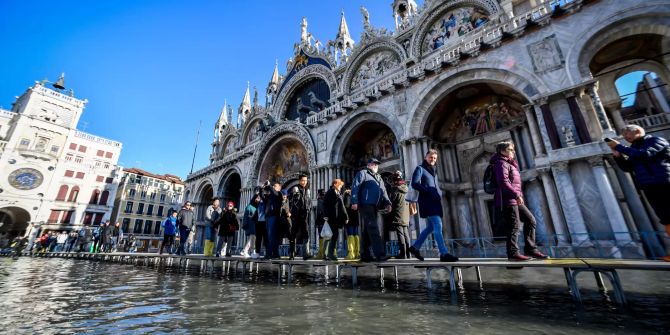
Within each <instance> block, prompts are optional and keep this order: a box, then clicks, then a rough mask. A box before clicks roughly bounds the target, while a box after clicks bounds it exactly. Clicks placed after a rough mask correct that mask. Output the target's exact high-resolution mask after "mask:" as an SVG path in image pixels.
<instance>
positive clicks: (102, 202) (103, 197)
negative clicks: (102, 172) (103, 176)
mask: <svg viewBox="0 0 670 335" xmlns="http://www.w3.org/2000/svg"><path fill="white" fill-rule="evenodd" d="M107 198H109V191H107V190H105V191H102V195H101V196H100V205H103V206H107Z"/></svg>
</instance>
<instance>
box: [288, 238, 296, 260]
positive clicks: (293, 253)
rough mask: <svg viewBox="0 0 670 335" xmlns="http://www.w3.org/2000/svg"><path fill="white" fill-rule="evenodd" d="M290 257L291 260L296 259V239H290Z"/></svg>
mask: <svg viewBox="0 0 670 335" xmlns="http://www.w3.org/2000/svg"><path fill="white" fill-rule="evenodd" d="M288 259H289V260H291V261H292V260H293V259H295V240H289V241H288Z"/></svg>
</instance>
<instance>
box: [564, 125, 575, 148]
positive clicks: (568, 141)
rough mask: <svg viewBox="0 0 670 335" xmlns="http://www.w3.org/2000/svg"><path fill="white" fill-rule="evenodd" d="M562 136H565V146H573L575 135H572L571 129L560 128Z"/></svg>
mask: <svg viewBox="0 0 670 335" xmlns="http://www.w3.org/2000/svg"><path fill="white" fill-rule="evenodd" d="M561 130H562V131H563V136H565V144H566V145H567V146H569V147H571V146H573V145H575V135H574V134H573V133H572V128H570V127H566V126H563V127H562V128H561Z"/></svg>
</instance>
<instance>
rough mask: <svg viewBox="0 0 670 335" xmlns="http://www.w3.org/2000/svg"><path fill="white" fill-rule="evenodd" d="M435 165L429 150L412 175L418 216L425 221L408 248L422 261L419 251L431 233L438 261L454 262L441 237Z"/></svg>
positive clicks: (434, 159)
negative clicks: (422, 228) (435, 244)
mask: <svg viewBox="0 0 670 335" xmlns="http://www.w3.org/2000/svg"><path fill="white" fill-rule="evenodd" d="M436 163H437V150H435V149H430V150H428V153H426V157H425V158H424V161H423V163H421V165H419V166H417V167H416V169H415V170H414V174H413V175H412V187H413V188H414V189H415V190H416V191H418V192H419V200H418V203H419V216H420V217H421V218H425V219H426V228H425V229H424V230H422V231H421V234H419V238H418V239H417V240H416V241H415V242H414V245H412V247H411V248H409V252H410V253H411V254H412V255H414V257H416V258H417V259H418V260H420V261H423V257H422V256H421V253H420V252H419V249H421V245H422V244H423V242H424V241H425V240H426V237H428V234H430V233H433V235H434V236H435V242H436V243H437V248H438V249H439V250H440V261H442V262H456V261H458V257H456V256H453V255H451V254H450V253H449V249H447V246H446V245H445V244H444V237H443V236H442V215H443V212H442V201H441V200H442V194H441V192H440V190H439V188H438V187H439V186H438V185H439V184H438V181H437V171H436V170H435V164H436Z"/></svg>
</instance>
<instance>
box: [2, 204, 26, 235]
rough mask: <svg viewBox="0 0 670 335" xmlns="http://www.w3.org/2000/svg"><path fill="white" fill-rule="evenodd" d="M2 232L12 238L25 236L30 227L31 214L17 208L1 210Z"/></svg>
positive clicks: (3, 208)
mask: <svg viewBox="0 0 670 335" xmlns="http://www.w3.org/2000/svg"><path fill="white" fill-rule="evenodd" d="M0 222H2V223H3V224H2V225H1V226H0V232H3V233H7V234H9V235H10V236H19V235H24V234H25V231H26V230H27V229H28V226H29V225H30V213H29V212H28V211H27V210H25V209H23V208H21V207H16V206H8V207H2V208H0Z"/></svg>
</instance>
